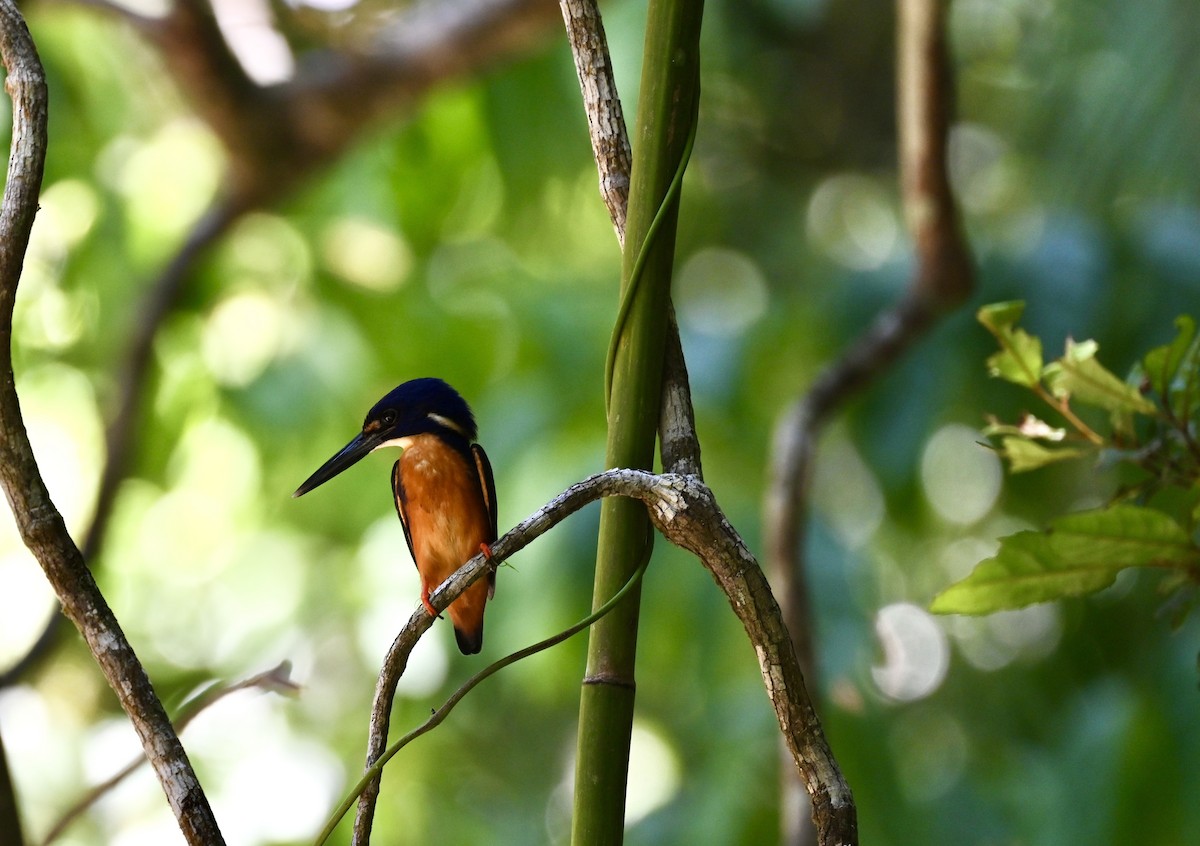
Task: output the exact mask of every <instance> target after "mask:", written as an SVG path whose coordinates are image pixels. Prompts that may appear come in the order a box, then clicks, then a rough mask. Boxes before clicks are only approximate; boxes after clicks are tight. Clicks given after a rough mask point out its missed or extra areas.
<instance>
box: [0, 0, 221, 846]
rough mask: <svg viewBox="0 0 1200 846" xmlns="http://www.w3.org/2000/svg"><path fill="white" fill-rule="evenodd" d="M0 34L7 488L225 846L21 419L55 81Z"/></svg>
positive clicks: (183, 809) (120, 694)
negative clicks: (18, 327) (7, 150)
mask: <svg viewBox="0 0 1200 846" xmlns="http://www.w3.org/2000/svg"><path fill="white" fill-rule="evenodd" d="M0 27H2V34H0V53H3V58H4V64H5V67H6V68H7V69H8V79H7V82H6V87H7V89H8V91H9V93H10V95H11V96H12V99H13V129H12V150H11V154H10V157H9V167H8V180H7V183H6V184H5V188H4V205H3V210H2V211H0V486H3V488H4V493H5V496H6V497H7V498H8V502H9V506H10V507H11V508H12V511H13V516H14V517H15V518H16V522H17V528H18V530H19V531H20V533H21V538H22V540H23V541H24V542H25V545H26V546H28V547H29V549H30V551H31V552H32V553H33V554H34V556H35V557H36V558H37V560H38V563H39V564H41V565H42V569H43V570H44V571H45V572H46V577H47V578H48V579H49V581H50V583H51V585H52V586H53V587H54V590H55V592H56V593H57V594H58V597H59V600H60V601H61V602H62V603H63V610H64V611H65V612H66V614H67V616H68V617H70V618H71V620H72V622H74V623H75V625H76V627H77V628H78V629H79V630H80V632H81V633H82V634H83V636H84V640H86V641H87V644H88V647H89V648H90V649H91V651H92V655H93V656H94V658H95V659H96V662H97V663H98V664H99V665H100V668H101V670H102V671H103V672H104V675H105V678H106V679H107V680H108V683H109V685H110V686H111V687H112V688H113V691H114V692H115V693H116V694H117V698H118V699H119V700H120V701H121V706H122V707H123V708H124V709H125V711H126V713H127V714H129V717H130V719H131V720H132V722H133V724H134V728H135V729H136V730H137V733H138V736H139V737H140V738H141V741H142V746H143V748H144V749H145V751H146V756H147V757H148V758H149V759H150V761H151V763H152V764H153V765H154V768H155V771H156V772H157V774H158V777H159V781H160V782H161V784H162V786H163V790H164V792H165V793H166V794H167V799H168V801H169V802H170V804H171V808H172V810H173V811H174V812H175V816H176V819H178V821H179V825H180V828H181V829H182V830H183V833H184V836H185V837H186V838H187V841H188V842H189V843H194V844H197V846H199V844H218V843H221V842H223V841H222V839H221V832H220V830H219V829H218V828H217V824H216V820H215V819H214V818H213V816H212V811H211V809H210V808H209V806H208V800H207V799H206V798H205V796H204V793H203V791H202V790H201V789H200V783H199V782H198V781H197V780H196V776H195V773H194V772H193V771H192V767H191V764H190V762H189V761H188V759H187V754H186V753H185V752H184V750H183V747H182V746H181V745H180V743H179V739H178V738H177V737H176V735H175V732H174V730H173V729H172V728H171V723H170V721H169V720H168V719H167V715H166V713H165V712H164V711H163V707H162V703H160V702H159V701H158V698H157V697H156V696H155V694H154V689H153V688H152V687H151V685H150V680H149V679H148V678H147V677H146V673H145V671H144V670H143V669H142V666H141V664H140V663H138V660H137V657H136V656H135V655H134V653H133V649H132V648H131V647H130V646H129V643H128V641H127V640H126V639H125V635H124V633H123V632H122V631H121V629H120V626H119V625H118V624H117V621H116V618H115V617H114V616H113V614H112V611H111V610H109V608H108V605H107V604H106V603H105V601H104V597H103V596H102V595H101V593H100V591H99V589H98V588H97V587H96V583H95V582H94V581H93V580H92V576H91V573H89V572H88V569H87V567H86V566H85V565H84V562H83V557H82V555H80V552H79V550H78V549H77V548H76V546H75V544H74V542H73V541H72V540H71V537H70V535H69V534H68V533H67V528H66V525H65V524H64V523H63V519H62V515H61V514H59V512H58V510H57V509H56V508H55V507H54V503H53V502H51V500H50V494H49V492H48V491H47V490H46V485H45V483H44V482H43V480H42V477H41V473H40V472H39V471H38V466H37V462H36V461H35V460H34V457H33V450H32V449H31V448H30V446H29V438H28V435H27V434H26V432H25V424H24V421H23V420H22V418H21V408H20V404H19V402H18V399H17V392H16V384H15V379H14V377H13V371H12V309H13V301H14V299H15V297H16V290H17V282H18V281H19V279H20V275H21V266H22V263H23V261H24V257H25V250H26V247H27V246H28V244H29V232H30V228H31V227H32V226H33V218H34V215H35V214H36V212H37V198H38V191H39V189H40V187H41V179H42V167H43V164H44V162H45V155H46V81H45V75H44V72H43V70H42V66H41V62H40V61H39V60H38V56H37V51H36V49H35V48H34V45H33V41H32V39H30V37H29V31H28V30H27V29H26V28H25V22H24V20H22V18H21V16H20V14H19V13H18V12H17V10H16V8H15V7H14V6H13V4H12V3H11V0H0Z"/></svg>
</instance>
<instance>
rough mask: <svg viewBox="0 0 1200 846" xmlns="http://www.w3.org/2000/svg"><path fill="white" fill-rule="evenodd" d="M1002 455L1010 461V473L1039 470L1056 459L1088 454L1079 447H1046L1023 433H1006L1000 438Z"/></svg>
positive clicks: (1060, 459) (1063, 459)
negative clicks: (1022, 434)
mask: <svg viewBox="0 0 1200 846" xmlns="http://www.w3.org/2000/svg"><path fill="white" fill-rule="evenodd" d="M998 451H999V453H1000V456H1001V457H1002V458H1004V459H1006V460H1007V461H1008V470H1009V472H1010V473H1025V472H1027V471H1029V470H1037V469H1038V468H1039V467H1045V466H1046V465H1047V464H1053V463H1054V462H1056V461H1066V460H1067V459H1071V458H1078V457H1079V456H1081V455H1086V454H1087V450H1085V449H1080V448H1079V447H1045V446H1042V445H1041V444H1039V443H1037V442H1036V441H1031V440H1029V438H1026V437H1023V436H1021V435H1006V436H1005V437H1002V438H1001V439H1000V448H999V450H998Z"/></svg>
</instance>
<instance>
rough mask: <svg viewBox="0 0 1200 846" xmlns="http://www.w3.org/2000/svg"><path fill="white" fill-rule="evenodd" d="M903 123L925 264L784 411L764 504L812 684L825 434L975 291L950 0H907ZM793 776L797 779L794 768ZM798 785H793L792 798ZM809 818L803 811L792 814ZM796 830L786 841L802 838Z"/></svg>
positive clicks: (908, 196)
mask: <svg viewBox="0 0 1200 846" xmlns="http://www.w3.org/2000/svg"><path fill="white" fill-rule="evenodd" d="M897 7H898V22H899V23H898V32H897V91H896V97H897V123H898V131H899V163H900V184H901V191H902V194H903V198H904V210H905V220H906V222H907V225H908V229H909V234H910V236H911V237H912V239H913V244H914V251H915V253H916V267H915V269H914V272H913V276H912V279H911V281H910V283H909V287H908V290H907V292H906V293H905V295H904V296H903V297H902V298H901V300H900V301H899V302H897V303H896V304H895V305H893V306H892V307H890V308H889V309H887V310H885V311H883V312H882V313H880V314H879V315H878V316H877V317H876V319H875V321H874V322H873V323H872V324H871V325H870V327H868V329H867V330H866V332H864V333H863V335H861V336H860V337H859V338H858V339H857V340H856V341H854V342H853V343H852V344H851V345H850V346H849V347H848V348H847V349H846V351H845V352H844V353H843V354H842V356H841V358H839V359H838V360H836V361H834V362H833V363H832V364H830V365H829V366H828V367H826V368H825V370H824V371H822V372H821V374H820V375H819V376H818V377H817V379H816V380H815V381H814V383H813V385H812V387H811V388H810V389H809V391H808V393H807V394H806V395H805V396H803V397H801V398H800V399H799V400H797V401H796V402H795V403H793V404H792V405H791V406H790V407H789V408H788V409H787V410H786V411H785V412H784V413H783V414H782V415H781V416H780V418H779V421H778V423H777V424H776V427H775V436H774V443H773V446H772V451H771V455H772V462H771V482H770V487H769V490H768V493H767V497H766V503H765V507H764V529H763V534H764V536H765V538H766V546H767V561H768V569H769V570H770V572H771V574H772V577H773V579H774V581H775V586H776V589H777V591H778V593H779V596H780V598H781V601H782V604H783V607H784V609H785V610H784V614H785V618H786V619H787V621H788V628H789V629H790V630H791V632H792V639H793V642H794V644H795V646H796V652H797V654H798V655H799V656H800V661H801V665H802V666H803V667H804V671H805V677H806V678H808V680H809V683H810V684H812V683H814V680H815V679H816V674H815V661H814V657H813V653H814V649H813V643H812V638H813V635H812V625H813V620H812V613H811V608H810V605H811V603H810V600H809V596H808V585H807V580H806V578H805V575H804V571H805V528H806V526H805V524H806V521H807V510H808V495H809V487H810V485H811V479H812V468H813V462H814V454H815V450H816V441H817V438H818V437H819V435H820V432H821V430H822V428H823V427H824V425H825V423H826V422H827V421H828V420H829V419H830V418H831V417H832V416H833V415H834V414H836V413H837V412H838V411H840V409H841V408H842V407H843V406H844V405H845V404H846V402H847V401H848V400H849V399H850V398H851V397H852V396H854V395H855V394H857V393H858V391H860V390H862V389H863V388H865V387H866V386H867V385H869V384H870V383H871V382H872V381H874V380H875V379H876V378H878V377H879V376H881V375H882V374H883V373H885V372H887V370H888V369H889V368H890V367H892V366H893V365H894V364H895V362H896V361H897V360H898V359H899V357H900V356H901V355H902V354H903V353H904V352H906V351H907V350H908V348H909V347H911V346H912V345H913V344H915V343H916V342H918V341H919V340H920V339H921V338H923V337H924V336H925V333H926V332H927V331H928V329H929V328H930V327H931V326H932V325H933V324H934V323H935V322H936V320H937V319H938V318H939V317H940V316H941V315H942V314H943V313H945V312H947V311H949V310H951V309H952V308H954V307H955V306H957V305H958V304H960V303H961V302H962V301H964V300H965V299H966V298H967V297H968V296H969V294H970V292H971V289H972V285H973V271H972V265H971V258H970V251H969V249H968V246H967V243H966V240H965V238H964V237H963V234H962V231H961V227H960V225H959V220H958V210H957V206H956V204H955V201H954V195H953V192H952V191H951V188H950V181H949V177H948V168H947V163H946V143H947V137H948V135H949V114H950V108H951V105H950V104H951V101H952V93H953V92H952V90H951V71H950V62H949V57H948V55H947V53H946V39H945V6H944V3H943V2H942V0H897ZM785 780H788V781H791V779H790V778H789V777H788V776H787V775H785ZM789 792H790V795H792V796H793V797H794V798H796V800H797V801H798V799H799V797H796V791H795V790H794V789H792V790H791V791H789V789H788V788H787V787H786V786H785V790H784V793H785V796H786V795H789ZM788 816H789V817H790V818H791V819H792V820H800V819H802V818H803V815H802V814H791V815H788ZM802 836H803V835H802V834H801V832H800V831H799V830H797V829H796V828H793V830H792V831H791V832H785V837H784V841H785V842H791V843H799V842H803V841H802V839H801V838H802Z"/></svg>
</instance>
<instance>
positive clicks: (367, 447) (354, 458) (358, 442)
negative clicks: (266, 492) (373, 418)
mask: <svg viewBox="0 0 1200 846" xmlns="http://www.w3.org/2000/svg"><path fill="white" fill-rule="evenodd" d="M383 440H384V433H383V432H381V431H378V430H377V431H375V432H372V433H371V434H367V433H366V432H361V433H359V435H358V436H357V437H356V438H355V439H354V440H352V441H351V442H350V443H348V444H346V445H345V446H344V447H342V448H341V449H340V450H339V451H338V453H337V455H335V456H334V457H333V458H331V459H329V460H328V461H326V462H325V463H324V464H322V465H321V466H320V467H319V468H318V469H317V472H316V473H313V474H312V475H311V476H309V477H308V478H307V479H306V480H305V481H304V484H302V485H301V486H300V487H298V488H296V492H295V493H294V494H292V496H293V497H297V496H304V494H306V493H308V492H309V491H311V490H312V489H313V488H315V487H317V486H318V485H323V484H325V483H326V482H328V481H329V480H330V479H332V478H333V477H334V476H336V475H337V474H338V473H341V472H342V471H343V470H345V469H346V468H347V467H352V466H353V465H355V464H357V463H358V462H359V461H360V460H361V459H362V457H363V456H364V455H366V454H367V453H369V452H370V451H371V450H373V449H375V447H377V446H379V444H380V443H382V442H383Z"/></svg>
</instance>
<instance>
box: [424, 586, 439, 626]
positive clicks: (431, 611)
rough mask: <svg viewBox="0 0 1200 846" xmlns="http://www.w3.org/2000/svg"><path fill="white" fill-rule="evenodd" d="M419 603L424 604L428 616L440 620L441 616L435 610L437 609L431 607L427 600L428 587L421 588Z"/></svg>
mask: <svg viewBox="0 0 1200 846" xmlns="http://www.w3.org/2000/svg"><path fill="white" fill-rule="evenodd" d="M421 604H422V605H424V606H425V610H426V611H428V612H429V616H430V617H433V619H435V620H440V619H441V618H442V615H441V614H439V613H438V612H437V610H436V609H435V608H434V607H433V605H432V604H430V602H429V589H428V588H421Z"/></svg>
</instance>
